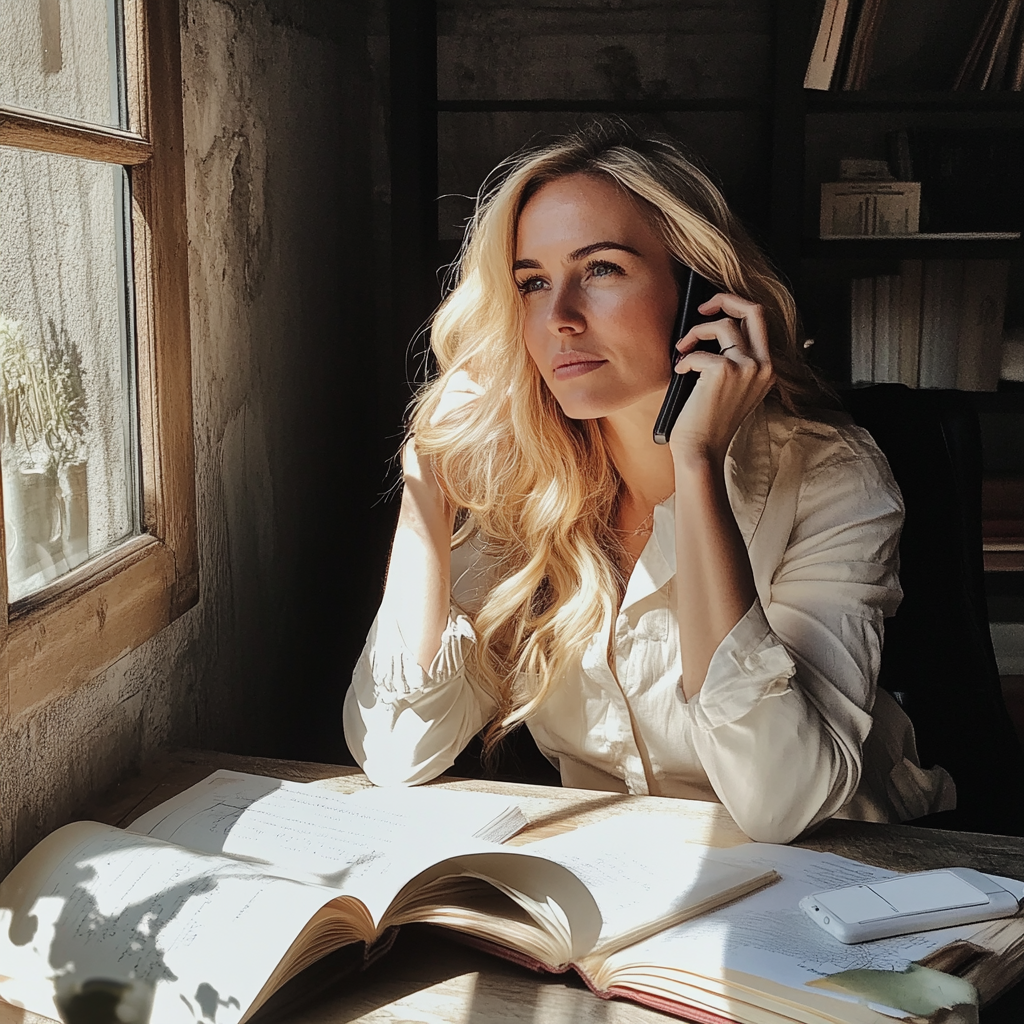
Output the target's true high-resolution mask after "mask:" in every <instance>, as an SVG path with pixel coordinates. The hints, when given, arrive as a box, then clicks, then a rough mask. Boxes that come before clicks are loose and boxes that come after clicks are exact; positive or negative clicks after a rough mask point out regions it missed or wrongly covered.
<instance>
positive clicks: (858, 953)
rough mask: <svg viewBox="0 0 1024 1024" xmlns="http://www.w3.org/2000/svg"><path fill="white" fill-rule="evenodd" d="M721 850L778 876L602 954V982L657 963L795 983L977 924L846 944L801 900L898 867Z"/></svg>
mask: <svg viewBox="0 0 1024 1024" xmlns="http://www.w3.org/2000/svg"><path fill="white" fill-rule="evenodd" d="M722 855H723V856H724V857H726V858H728V859H732V860H734V861H736V862H737V863H747V864H758V863H760V864H763V865H765V866H769V865H770V866H772V867H774V868H775V869H776V870H777V871H778V872H779V874H780V875H781V876H782V878H781V881H779V882H777V883H776V884H775V885H772V886H769V887H768V888H766V889H763V890H761V891H760V892H756V893H754V894H753V895H751V896H747V897H744V898H743V899H742V900H739V901H737V902H736V903H732V904H730V905H728V906H725V907H722V908H720V909H718V910H715V911H713V912H712V913H710V914H706V915H704V916H703V917H699V918H696V919H694V920H692V921H687V922H685V923H684V924H680V925H677V926H675V927H673V928H669V929H667V930H666V931H663V932H661V933H660V934H658V935H654V936H652V937H650V938H648V939H644V940H643V941H642V942H638V943H635V944H634V945H632V946H629V947H628V948H626V949H623V950H622V951H621V952H618V953H615V954H613V955H612V956H610V957H608V959H607V962H606V963H605V964H604V965H603V967H599V966H598V965H589V966H591V967H592V968H593V970H594V971H595V973H597V974H598V976H599V977H600V982H599V984H600V986H601V987H602V988H607V987H610V986H612V985H615V984H621V983H625V984H628V975H629V973H630V969H631V968H634V967H646V968H660V969H661V971H660V972H659V973H661V972H664V973H665V974H666V975H667V976H671V974H672V972H674V971H678V972H682V973H685V974H687V975H698V976H705V977H708V978H727V977H728V975H729V972H730V971H731V972H741V973H743V974H746V975H751V976H755V977H761V978H768V979H770V980H771V981H773V982H777V983H779V984H781V985H786V986H790V987H792V988H796V989H801V988H803V987H804V985H805V984H806V983H807V982H809V981H814V980H816V979H818V978H823V977H827V976H829V975H832V974H838V973H839V972H840V971H849V970H855V969H863V968H869V969H874V970H888V971H902V970H905V969H906V968H907V967H909V965H910V964H911V963H912V962H914V961H916V960H920V959H921V958H922V957H924V956H927V955H928V954H929V953H932V952H934V951H935V950H937V949H941V948H942V947H943V946H945V945H947V944H948V943H950V942H952V941H954V940H957V939H966V938H968V937H969V936H970V935H971V934H972V933H973V932H975V931H977V929H978V925H967V926H961V927H957V928H943V929H940V930H936V931H930V932H918V933H915V934H913V935H902V936H897V937H895V938H890V939H878V940H876V941H874V942H864V943H858V944H857V945H849V946H848V945H845V944H844V943H842V942H840V941H839V940H838V939H836V938H833V937H832V936H831V935H829V934H828V933H827V932H826V931H825V930H824V929H822V928H819V927H818V926H817V925H816V924H815V923H814V922H813V921H812V920H811V919H810V918H809V917H808V916H807V915H806V914H805V913H804V912H803V911H802V910H800V908H799V906H798V903H799V901H800V900H801V899H802V898H803V897H804V896H808V895H812V894H813V893H816V892H822V891H824V890H826V889H834V888H838V887H839V886H844V885H855V884H858V883H861V882H871V881H878V880H880V879H883V878H891V877H893V876H894V875H895V874H896V872H893V871H886V870H884V869H882V868H876V867H872V866H870V865H867V864H861V863H859V862H857V861H852V860H848V859H847V858H845V857H838V856H836V855H834V854H829V853H816V852H813V851H811V850H801V849H798V848H796V847H788V846H772V845H769V844H762V843H750V844H749V845H746V846H741V847H736V848H734V849H732V850H729V851H722ZM648 973H649V972H648ZM593 980H594V981H595V982H597V981H598V978H597V977H594V978H593ZM836 998H842V997H841V996H838V995H837V996H836ZM851 998H852V997H851ZM893 1012H894V1013H895V1015H897V1016H902V1014H901V1013H900V1012H899V1011H893Z"/></svg>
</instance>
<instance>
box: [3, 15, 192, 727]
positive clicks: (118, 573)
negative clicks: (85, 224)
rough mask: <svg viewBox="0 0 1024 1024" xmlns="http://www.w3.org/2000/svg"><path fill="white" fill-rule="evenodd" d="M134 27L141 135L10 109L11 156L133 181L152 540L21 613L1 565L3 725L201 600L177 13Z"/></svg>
mask: <svg viewBox="0 0 1024 1024" xmlns="http://www.w3.org/2000/svg"><path fill="white" fill-rule="evenodd" d="M124 18H125V25H124V34H125V40H124V42H125V47H124V50H125V70H126V76H127V93H128V117H129V124H130V125H131V130H130V131H120V130H118V129H115V128H107V127H102V126H98V125H89V124H85V123H84V122H81V121H75V120H73V119H70V118H62V117H54V116H52V115H46V114H40V113H37V112H35V111H27V110H19V109H15V108H12V107H5V106H0V145H3V146H16V147H20V148H25V149H32V150H36V151H41V152H47V153H55V154H64V155H68V156H76V157H84V158H87V159H91V160H98V161H102V162H105V163H110V164H121V165H123V166H124V167H125V168H126V170H127V172H128V175H129V178H130V181H131V224H132V266H131V269H132V277H133V281H134V288H135V348H136V362H137V382H138V383H137V387H138V416H139V433H138V436H139V443H140V447H141V452H140V465H141V485H140V490H141V502H142V510H141V511H142V518H141V529H142V531H143V532H142V533H140V534H139V535H137V536H134V537H131V538H130V539H129V540H127V541H126V542H124V543H122V544H119V545H117V546H116V547H114V548H112V549H111V550H110V551H108V552H105V553H104V554H102V555H100V556H99V557H96V558H93V559H90V560H89V561H87V562H86V563H84V564H83V565H81V566H79V567H78V568H76V569H73V570H72V571H71V572H68V573H67V574H65V575H63V576H61V577H60V578H59V579H57V580H54V581H53V582H52V583H50V584H48V585H47V586H46V587H44V588H42V589H41V590H39V591H37V592H35V593H33V594H30V595H29V596H27V597H25V598H23V599H21V600H19V601H15V602H13V603H11V604H8V602H7V599H6V595H7V592H8V591H7V566H6V559H0V724H2V722H3V721H4V719H8V720H9V719H11V718H14V717H16V716H19V715H22V714H24V713H25V712H27V711H29V710H31V709H32V708H33V707H36V706H37V705H39V704H41V703H42V702H44V701H47V700H49V699H52V698H53V697H55V696H57V695H58V694H61V693H64V692H67V691H68V690H70V689H73V688H74V687H76V686H79V685H81V684H82V683H84V682H85V681H87V680H88V679H89V678H91V677H93V676H95V675H96V674H97V673H98V672H100V671H101V670H102V669H103V668H105V667H106V666H108V665H110V664H112V663H113V662H114V661H116V660H117V659H118V658H120V657H121V656H123V655H124V654H126V653H127V652H128V651H130V650H132V649H133V648H135V647H138V646H139V645H140V644H141V643H143V642H144V641H145V640H147V639H149V638H150V637H151V636H153V635H154V634H155V633H157V632H158V631H159V630H161V629H163V628H164V627H165V626H167V625H168V624H169V623H170V622H172V621H173V620H174V619H176V618H177V617H178V616H179V615H181V614H182V613H183V612H185V611H186V610H187V609H188V608H191V607H192V606H193V605H194V604H195V603H196V602H197V601H198V597H199V573H198V555H197V550H196V527H195V519H196V516H195V508H196V499H195V454H194V446H193V437H192V370H191V342H190V331H189V289H188V260H187V256H188V251H187V232H186V223H187V222H186V212H185V168H184V140H183V126H182V96H181V86H182V78H181V40H180V35H179V23H178V0H124ZM129 343H130V342H129ZM2 508H3V505H2V496H0V513H2ZM5 550H6V539H5V537H4V525H3V516H2V514H0V553H2V552H3V551H5Z"/></svg>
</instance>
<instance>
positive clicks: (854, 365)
mask: <svg viewBox="0 0 1024 1024" xmlns="http://www.w3.org/2000/svg"><path fill="white" fill-rule="evenodd" d="M874 328H875V280H874V278H872V277H856V278H854V279H853V280H852V281H851V282H850V381H851V382H852V383H854V384H868V383H870V382H871V378H872V374H873V370H874V353H875V329H874Z"/></svg>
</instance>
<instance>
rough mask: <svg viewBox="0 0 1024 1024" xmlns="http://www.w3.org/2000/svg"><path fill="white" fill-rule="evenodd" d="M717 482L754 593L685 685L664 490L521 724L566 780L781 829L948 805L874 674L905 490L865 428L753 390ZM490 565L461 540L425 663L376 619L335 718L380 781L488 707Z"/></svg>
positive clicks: (422, 778)
mask: <svg viewBox="0 0 1024 1024" xmlns="http://www.w3.org/2000/svg"><path fill="white" fill-rule="evenodd" d="M726 485H727V490H728V495H729V501H730V504H731V506H732V510H733V514H734V515H735V517H736V522H737V523H738V525H739V528H740V532H741V533H742V535H743V539H744V541H745V543H746V545H747V550H748V554H749V557H750V563H751V567H752V569H753V575H754V582H755V585H756V588H757V599H756V600H755V601H754V603H753V605H751V607H750V609H749V611H748V612H747V613H746V615H745V616H744V617H743V618H742V619H741V620H740V621H739V622H738V623H737V624H736V626H735V627H734V628H733V629H732V631H731V632H730V633H729V635H728V636H727V637H726V638H725V639H724V640H723V641H722V643H721V644H720V645H719V647H718V649H717V650H716V652H715V654H714V656H713V657H712V660H711V664H710V666H709V668H708V673H707V677H706V679H705V681H704V685H703V686H702V688H701V690H700V691H699V693H698V694H696V695H695V696H694V697H693V698H691V699H690V700H689V701H687V700H686V698H685V697H684V695H683V690H682V686H681V684H680V680H681V662H680V652H679V631H678V626H677V624H676V622H675V614H676V613H675V598H674V576H675V568H676V567H675V539H674V538H675V527H674V514H673V504H674V503H673V499H672V498H669V499H668V500H667V501H665V502H664V503H663V504H661V505H659V506H658V507H657V508H656V509H655V512H654V530H653V533H652V535H651V537H650V539H649V540H648V542H647V545H646V546H645V548H644V550H643V552H642V554H641V555H640V558H639V560H638V561H637V563H636V566H635V567H634V569H633V572H632V575H631V576H630V578H629V582H628V585H627V589H626V594H625V598H624V599H623V602H622V606H621V608H620V611H619V614H618V616H617V617H616V618H615V621H614V622H606V623H605V627H604V630H603V631H602V632H601V633H599V634H598V635H596V636H595V637H594V638H593V640H592V641H591V643H590V645H589V646H588V648H587V649H586V651H585V652H584V654H583V657H582V659H581V661H580V663H579V666H578V667H577V668H576V670H575V671H573V672H572V673H571V674H570V675H569V676H567V678H565V679H564V680H562V681H561V683H560V684H559V685H558V686H557V687H556V688H555V689H554V692H553V693H552V695H551V697H550V698H549V699H548V700H547V701H546V702H545V703H544V705H543V707H542V708H541V710H540V712H539V713H538V714H537V715H536V717H534V718H533V719H531V720H530V722H529V723H528V725H529V729H530V731H531V733H532V734H533V737H534V739H535V740H536V742H537V746H538V747H539V748H540V750H541V751H542V752H543V753H544V754H545V756H546V757H547V758H548V759H549V760H550V761H551V762H552V763H553V764H554V765H556V767H557V768H558V769H559V771H560V773H561V777H562V783H563V784H564V785H566V786H575V787H580V788H586V789H603V790H614V791H618V792H629V793H643V794H646V793H650V794H654V795H658V796H676V797H687V798H691V799H698V800H719V801H721V802H722V803H723V804H724V805H725V806H726V808H727V809H728V811H729V812H730V814H731V815H732V816H733V818H734V819H735V820H736V822H737V823H738V824H739V826H740V827H741V828H742V829H743V831H744V832H746V833H747V835H749V836H750V837H751V838H753V839H757V840H761V841H763V842H773V843H778V842H788V841H789V840H791V839H793V838H795V837H796V836H797V835H799V834H800V833H801V832H803V831H804V830H805V829H807V828H808V827H810V826H812V825H814V824H816V823H818V822H820V821H822V820H824V819H826V818H829V817H832V816H838V817H849V818H859V819H865V820H873V821H900V820H905V819H908V818H915V817H918V816H920V815H922V814H927V813H930V812H932V811H938V810H946V809H948V808H951V807H953V806H954V804H955V789H954V786H953V781H952V779H951V778H950V777H949V775H948V774H947V773H946V772H945V771H944V770H943V769H942V768H933V769H931V770H929V771H925V770H923V769H922V768H921V767H920V766H919V763H918V758H917V751H916V747H915V743H914V734H913V727H912V726H911V724H910V721H909V719H908V718H907V717H906V715H905V714H904V713H903V711H902V710H901V709H900V707H899V706H898V705H897V704H896V702H895V701H894V700H893V699H892V697H890V696H889V694H888V693H886V692H885V691H884V690H879V689H877V687H876V679H877V676H878V666H879V656H880V653H881V648H882V619H883V617H884V616H887V615H892V613H893V612H894V611H895V610H896V608H897V606H898V605H899V602H900V599H901V598H902V591H901V590H900V585H899V580H898V578H897V561H898V555H897V544H898V541H899V534H900V528H901V526H902V523H903V504H902V499H901V497H900V493H899V490H898V488H897V486H896V484H895V482H894V480H893V478H892V474H891V473H890V470H889V466H888V463H887V462H886V460H885V457H884V456H883V455H882V453H881V452H880V451H879V450H878V448H877V447H876V445H875V443H874V441H873V440H872V439H871V437H870V435H869V434H868V433H867V432H866V431H864V430H862V429H860V428H859V427H856V426H854V425H853V424H852V423H851V422H850V421H849V419H848V418H847V417H844V416H840V415H838V414H837V415H835V416H832V417H830V418H829V419H828V420H826V421H821V420H808V419H802V418H799V417H795V416H792V415H790V414H788V413H786V412H785V411H784V410H783V409H782V408H781V407H780V406H779V405H777V404H776V403H774V402H765V403H762V405H761V406H759V407H758V408H757V409H756V410H755V411H754V412H753V413H751V414H750V416H748V417H747V419H746V420H745V421H744V423H743V425H742V426H741V427H740V429H739V431H738V432H737V434H736V437H735V438H734V439H733V442H732V445H731V446H730V448H729V455H728V458H727V460H726ZM491 568H492V567H491V566H490V564H489V562H488V557H487V555H486V554H485V553H484V552H483V550H482V548H481V546H479V545H478V544H475V543H474V542H473V540H472V539H471V540H470V541H469V542H467V543H466V544H464V545H462V546H461V547H460V548H458V549H456V550H455V551H454V552H453V553H452V580H453V585H452V615H451V618H450V620H449V623H448V627H447V629H446V630H445V633H444V637H443V639H442V642H441V649H440V651H439V652H438V654H437V657H436V658H435V659H434V662H433V664H432V665H431V666H430V671H429V672H424V671H423V670H422V669H421V668H420V666H419V665H418V664H417V663H416V660H415V657H414V656H413V654H412V653H411V652H410V651H409V650H408V649H405V648H403V646H402V645H401V643H399V642H393V641H391V642H387V643H385V642H384V641H383V638H384V637H385V636H387V637H395V636H397V635H398V633H397V629H396V628H395V627H394V626H393V625H392V624H390V623H382V622H380V621H379V620H378V621H376V622H374V625H373V627H372V628H371V630H370V634H369V637H368V639H367V642H366V647H365V648H364V650H363V653H362V655H361V657H360V659H359V662H358V664H357V665H356V668H355V671H354V674H353V680H352V686H351V688H350V689H349V691H348V694H347V695H346V699H345V715H344V722H345V737H346V739H347V741H348V745H349V749H350V750H351V751H352V754H353V755H354V756H355V758H356V760H357V761H358V762H359V764H361V765H362V767H363V770H364V771H365V772H366V774H367V775H368V776H369V778H370V779H371V780H373V781H374V782H375V783H377V784H379V785H403V784H404V785H414V784H416V783H420V782H426V781H427V780H429V779H432V778H434V777H435V776H437V775H439V774H441V773H442V772H443V771H445V770H446V769H447V768H449V767H450V766H451V765H452V763H453V761H454V759H455V757H456V755H457V754H458V753H459V752H460V751H461V750H462V749H463V747H464V746H465V745H466V744H467V743H468V742H469V740H470V739H471V738H472V737H473V736H474V735H475V734H476V733H477V732H478V731H479V730H480V729H481V728H482V727H483V726H484V725H485V724H486V723H487V722H488V721H489V720H490V718H491V716H492V715H493V713H494V710H495V708H494V705H493V703H492V702H491V700H490V698H489V697H488V696H487V695H486V694H485V693H484V692H483V691H482V690H481V689H480V687H478V686H477V685H476V684H475V683H474V680H473V679H472V678H471V677H470V675H469V674H468V673H467V671H466V667H465V657H464V655H465V650H466V645H467V644H472V643H474V641H475V638H474V632H473V626H472V623H471V616H472V615H473V613H474V612H475V611H476V610H477V609H478V608H479V606H480V603H481V597H482V595H483V594H484V593H486V589H487V587H488V586H489V585H491V580H492V579H493V575H492V572H491ZM609 630H611V631H612V640H611V645H610V650H611V653H612V656H613V657H614V671H613V670H612V667H611V666H610V665H609V659H608V651H609V636H608V632H609ZM378 636H380V637H381V638H382V640H381V641H380V642H378V639H377V638H378Z"/></svg>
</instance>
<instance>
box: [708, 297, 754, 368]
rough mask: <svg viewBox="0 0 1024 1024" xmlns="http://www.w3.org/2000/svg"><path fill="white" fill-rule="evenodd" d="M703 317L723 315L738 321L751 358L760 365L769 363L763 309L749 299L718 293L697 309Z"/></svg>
mask: <svg viewBox="0 0 1024 1024" xmlns="http://www.w3.org/2000/svg"><path fill="white" fill-rule="evenodd" d="M697 309H698V311H699V312H700V313H702V314H703V315H704V316H713V315H714V314H715V313H724V314H725V315H726V317H728V318H729V319H731V320H733V321H738V322H739V323H740V324H741V326H742V330H743V332H744V337H745V338H746V339H747V340H748V341H749V346H750V351H751V354H752V355H753V357H754V358H755V359H756V360H757V361H758V362H761V363H771V350H770V348H769V345H768V321H767V319H766V317H765V313H764V307H763V306H761V305H760V304H758V303H756V302H751V301H750V299H744V298H741V297H740V296H739V295H734V294H733V293H732V292H719V293H718V294H717V295H713V296H712V297H711V298H710V299H708V301H707V302H704V303H701V305H700V306H698V307H697Z"/></svg>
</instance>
